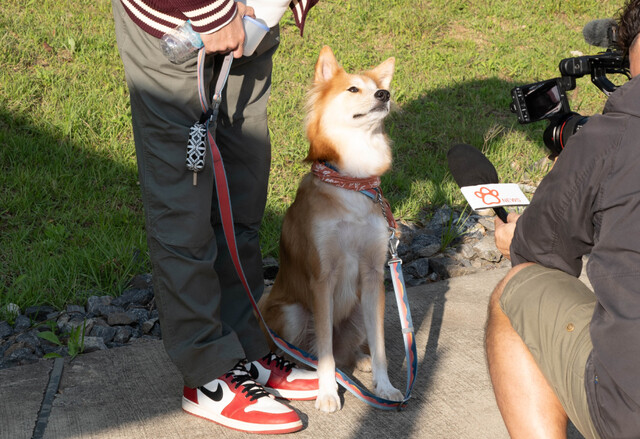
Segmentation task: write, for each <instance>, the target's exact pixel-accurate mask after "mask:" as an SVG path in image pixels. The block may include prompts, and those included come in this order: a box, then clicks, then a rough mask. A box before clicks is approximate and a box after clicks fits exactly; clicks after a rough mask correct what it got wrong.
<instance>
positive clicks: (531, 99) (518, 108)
mask: <svg viewBox="0 0 640 439" xmlns="http://www.w3.org/2000/svg"><path fill="white" fill-rule="evenodd" d="M617 30H618V26H617V23H616V22H615V21H614V20H610V19H603V20H593V21H590V22H589V23H587V24H586V25H585V27H584V29H583V31H582V33H583V35H584V39H585V41H586V42H587V43H589V44H591V45H593V46H598V47H606V48H607V50H606V51H604V52H600V53H598V54H596V55H588V56H579V57H575V58H566V59H563V60H562V61H560V64H559V65H558V69H559V70H560V74H561V75H562V76H561V77H559V78H553V79H548V80H546V81H542V82H536V83H533V84H527V85H523V86H520V87H514V88H513V89H512V90H511V100H512V102H511V106H510V109H511V112H512V113H516V115H517V116H518V121H519V122H520V123H521V124H527V123H532V122H538V121H540V120H543V119H547V120H548V121H549V126H548V127H547V129H546V130H545V131H544V134H543V140H544V144H545V145H546V146H547V148H549V150H550V151H551V158H553V157H556V156H557V155H558V154H560V152H562V150H563V149H564V146H565V144H566V142H567V139H568V138H569V137H570V136H571V135H573V134H574V133H575V132H577V131H578V130H579V129H580V128H581V127H582V126H583V125H584V124H585V123H587V121H588V119H589V117H588V116H582V115H580V114H578V113H576V112H573V111H571V108H570V107H569V101H568V99H567V92H568V91H569V90H573V89H575V88H576V78H581V77H583V76H586V75H591V82H593V83H594V84H595V85H596V87H598V88H599V89H600V90H601V91H602V92H603V93H604V94H605V95H606V96H609V95H610V94H611V93H613V92H614V91H615V90H616V88H618V86H617V85H615V84H613V83H612V82H611V81H610V80H609V79H608V78H607V75H608V74H623V75H625V76H626V77H627V79H631V75H630V73H629V59H628V58H627V57H626V56H624V55H623V54H622V52H620V50H619V49H618V44H617Z"/></svg>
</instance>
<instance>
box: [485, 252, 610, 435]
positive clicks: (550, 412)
mask: <svg viewBox="0 0 640 439" xmlns="http://www.w3.org/2000/svg"><path fill="white" fill-rule="evenodd" d="M595 303H596V299H595V295H594V294H593V292H592V291H591V290H590V289H589V288H588V287H587V286H586V285H585V284H584V283H582V282H581V281H580V280H579V279H577V278H575V277H573V276H570V275H568V274H567V273H564V272H562V271H560V270H553V269H549V268H545V267H542V266H540V265H535V264H523V265H521V266H518V267H515V268H514V269H512V270H511V271H510V272H509V274H508V275H507V277H506V278H505V279H504V280H503V281H502V282H501V283H500V284H499V285H498V286H497V287H496V290H495V291H494V294H493V296H492V298H491V302H490V305H489V319H488V323H487V358H488V362H489V370H490V374H491V378H492V381H493V384H494V388H495V393H496V399H497V402H498V405H499V407H500V410H501V413H502V414H503V417H504V420H505V423H506V425H507V428H508V429H509V432H510V434H511V435H512V437H529V436H530V437H566V425H567V417H568V418H569V419H570V420H571V421H572V422H573V424H574V425H575V426H576V427H577V428H578V430H579V431H580V432H581V433H582V434H583V435H584V436H585V437H586V438H598V433H597V432H596V430H595V427H594V424H593V421H592V419H591V415H590V412H589V407H588V403H587V395H586V388H585V366H586V364H587V360H588V358H589V355H590V354H591V351H592V349H593V345H592V343H591V338H590V335H589V323H590V321H591V318H592V315H593V310H594V307H595Z"/></svg>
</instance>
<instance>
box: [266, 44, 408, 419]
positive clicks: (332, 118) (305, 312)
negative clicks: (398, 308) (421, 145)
mask: <svg viewBox="0 0 640 439" xmlns="http://www.w3.org/2000/svg"><path fill="white" fill-rule="evenodd" d="M394 64H395V59H394V58H389V59H387V60H386V61H384V62H383V63H382V64H380V65H379V66H377V67H375V68H374V69H372V70H369V71H366V72H363V73H362V74H359V75H354V74H348V73H346V72H345V71H344V69H343V68H342V67H341V66H340V65H339V64H338V62H337V61H336V59H335V57H334V55H333V52H332V51H331V49H330V48H329V47H326V46H325V47H324V48H323V49H322V51H321V52H320V56H319V58H318V61H317V63H316V67H315V77H314V83H313V87H312V89H311V91H310V93H309V97H308V103H307V118H306V129H307V137H308V139H309V142H310V148H309V154H308V156H307V158H306V160H307V161H309V162H312V163H314V166H313V169H314V172H311V173H309V174H307V175H306V176H305V177H304V178H303V180H302V181H301V183H300V186H299V188H298V192H297V194H296V198H295V201H294V202H293V204H292V205H291V206H290V207H289V209H288V210H287V213H286V215H285V217H284V223H283V226H282V236H281V239H280V270H279V272H278V275H277V277H276V280H275V283H274V285H273V288H272V289H271V292H270V293H269V294H267V295H264V296H263V298H262V299H261V300H260V303H259V306H260V310H261V312H262V314H263V316H264V318H265V320H266V322H267V324H268V325H269V327H270V328H271V329H273V330H274V331H275V332H276V333H278V334H279V335H280V336H281V337H283V338H284V339H286V340H287V341H289V342H290V343H293V344H294V345H296V346H299V347H301V348H302V349H305V350H306V351H308V352H311V353H313V354H314V355H316V356H317V358H318V375H319V382H320V391H319V394H318V398H317V400H316V408H318V409H319V410H322V411H324V412H333V411H336V410H338V409H339V408H340V398H339V397H338V392H337V384H336V379H335V368H336V364H337V365H338V366H352V365H355V366H357V367H358V368H359V369H362V370H369V371H372V372H373V385H374V387H375V393H376V394H377V395H378V396H380V397H383V398H385V399H390V400H402V398H403V395H402V393H401V392H400V391H399V390H397V389H396V388H395V387H393V385H392V384H391V383H390V381H389V377H388V374H387V359H386V354H385V343H384V326H383V316H384V267H385V261H386V253H387V249H388V239H389V230H388V223H387V220H386V219H385V216H384V215H383V211H382V209H381V206H380V204H379V203H378V202H374V201H373V200H372V199H371V198H368V197H367V196H365V195H363V194H361V193H360V192H358V190H357V188H358V187H359V185H360V184H361V183H363V182H364V183H366V182H371V181H372V180H374V181H375V180H377V181H378V183H379V176H380V175H382V174H383V173H385V172H386V171H387V170H388V169H389V167H390V166H391V149H390V146H389V139H388V138H387V136H386V134H385V133H384V125H383V120H384V118H385V117H386V116H387V114H389V110H390V94H389V91H388V89H389V84H390V82H391V78H392V76H393V71H394ZM335 171H337V172H335ZM324 177H326V178H324ZM353 185H355V186H353ZM341 186H342V187H341ZM345 187H350V189H345ZM354 188H355V189H356V190H354ZM365 334H366V342H367V344H368V347H369V352H370V356H369V355H366V354H365V353H364V352H363V350H362V348H363V347H364V345H365Z"/></svg>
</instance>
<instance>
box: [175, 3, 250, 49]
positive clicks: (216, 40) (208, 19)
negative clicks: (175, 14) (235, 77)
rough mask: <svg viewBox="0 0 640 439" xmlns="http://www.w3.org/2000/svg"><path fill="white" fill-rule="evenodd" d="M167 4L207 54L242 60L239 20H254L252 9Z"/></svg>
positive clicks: (242, 27)
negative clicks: (185, 21)
mask: <svg viewBox="0 0 640 439" xmlns="http://www.w3.org/2000/svg"><path fill="white" fill-rule="evenodd" d="M171 4H172V5H173V6H174V7H175V8H176V9H178V10H180V11H181V12H182V13H183V14H184V15H185V16H186V17H187V18H188V19H189V20H190V21H191V27H192V28H193V30H194V31H196V32H198V33H199V34H200V37H201V38H202V42H203V43H204V47H205V49H206V52H207V53H229V52H233V56H234V58H240V57H241V56H242V46H243V45H244V39H245V36H244V25H243V23H242V17H244V16H245V15H249V16H251V17H254V18H255V15H254V11H253V8H252V7H250V6H245V5H244V4H243V3H241V2H236V1H234V0H172V2H171Z"/></svg>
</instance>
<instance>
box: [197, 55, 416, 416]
mask: <svg viewBox="0 0 640 439" xmlns="http://www.w3.org/2000/svg"><path fill="white" fill-rule="evenodd" d="M204 55H205V54H204V49H201V50H200V52H199V54H198V89H199V93H200V102H201V105H202V110H203V114H207V113H209V112H210V114H211V116H210V118H209V123H208V124H207V127H208V130H207V139H208V141H209V146H210V150H211V155H212V158H213V171H214V180H215V186H216V191H217V194H218V207H219V211H220V218H221V221H222V229H223V233H224V236H225V239H226V241H227V247H228V249H229V253H230V255H231V260H232V261H233V265H234V267H235V269H236V272H237V273H238V277H239V278H240V281H241V283H242V285H243V287H244V289H245V292H246V293H247V297H248V298H249V301H250V302H251V306H252V307H253V309H254V311H255V313H256V314H257V316H258V317H259V318H260V321H261V322H262V324H263V325H264V327H265V328H267V331H268V332H269V335H270V336H271V339H272V340H273V342H274V343H275V345H276V346H277V347H278V348H280V349H281V350H282V351H283V352H285V353H286V354H288V355H290V356H291V357H292V358H294V359H295V360H296V361H299V362H301V363H304V364H306V365H307V366H310V367H312V368H314V369H317V368H318V360H317V358H315V357H314V356H313V355H311V354H310V353H308V352H305V351H304V350H302V349H300V348H298V347H296V346H294V345H292V344H290V343H289V342H287V341H286V340H284V339H283V338H282V337H280V336H279V335H278V334H276V333H275V332H274V331H273V330H271V329H270V328H269V327H268V326H267V323H266V321H265V320H264V317H263V316H262V314H261V313H260V310H259V308H258V304H257V303H256V301H255V299H254V297H253V294H252V292H251V288H250V287H249V283H248V281H247V278H246V276H245V274H244V270H243V268H242V263H241V262H240V255H239V253H238V246H237V244H236V237H235V230H234V226H233V212H232V208H231V196H230V191H229V185H228V183H227V179H226V172H225V169H224V163H223V160H222V155H221V154H220V150H219V149H218V146H217V145H216V142H215V138H214V135H213V133H215V120H216V119H217V112H218V107H219V105H220V102H221V96H222V90H223V88H224V86H225V84H226V81H227V78H228V75H229V70H230V68H231V62H232V61H233V56H232V55H231V54H229V55H227V56H226V57H225V59H224V64H223V66H222V70H221V72H220V76H219V77H218V81H217V83H216V90H215V93H214V95H213V99H212V106H211V108H210V107H209V105H208V103H207V99H206V95H205V90H204V74H203V73H204ZM210 110H212V111H210ZM211 125H213V129H212V128H211ZM212 131H213V133H212ZM394 236H395V235H394ZM393 256H394V258H393V259H392V260H391V261H390V262H389V266H390V267H391V269H392V281H393V285H394V290H396V300H397V302H398V310H399V313H400V323H401V326H402V333H403V338H404V341H405V351H406V359H407V374H408V379H407V390H406V392H405V397H404V399H403V400H402V401H391V400H387V399H384V398H380V397H378V396H376V395H374V394H373V393H371V392H369V391H367V390H365V389H361V388H360V387H359V386H358V385H357V384H356V383H355V382H354V381H353V380H352V379H351V378H349V376H347V374H345V373H344V372H342V371H341V370H340V369H336V381H337V382H338V383H339V384H340V385H341V386H342V387H344V388H345V389H346V390H348V391H350V392H351V393H352V394H353V395H355V396H356V397H357V398H359V399H361V400H362V401H364V402H366V403H368V404H370V405H371V406H373V407H377V408H380V409H383V410H400V409H402V408H404V407H405V406H406V404H407V401H408V400H409V398H410V395H411V389H412V387H413V383H414V381H415V376H416V370H417V355H416V346H415V340H414V336H413V324H412V323H411V314H410V312H409V303H408V300H407V297H406V288H405V287H404V279H403V277H402V271H401V268H400V266H401V264H402V261H401V260H400V259H398V258H397V257H396V256H397V255H393ZM394 273H395V274H394ZM396 286H398V289H397V288H396Z"/></svg>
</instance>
